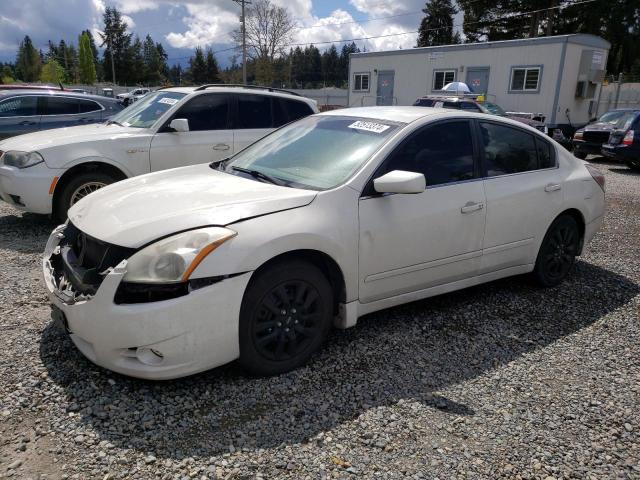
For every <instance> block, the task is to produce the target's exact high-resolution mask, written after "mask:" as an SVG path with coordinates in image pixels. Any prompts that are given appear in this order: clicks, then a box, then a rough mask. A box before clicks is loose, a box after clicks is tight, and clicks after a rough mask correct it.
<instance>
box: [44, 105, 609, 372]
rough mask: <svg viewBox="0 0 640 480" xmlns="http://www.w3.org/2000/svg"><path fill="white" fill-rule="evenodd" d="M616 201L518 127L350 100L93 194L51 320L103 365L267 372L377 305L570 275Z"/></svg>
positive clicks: (56, 277) (49, 258)
mask: <svg viewBox="0 0 640 480" xmlns="http://www.w3.org/2000/svg"><path fill="white" fill-rule="evenodd" d="M604 204H605V202H604V178H603V176H602V175H601V174H600V172H598V170H596V169H595V168H593V167H591V166H590V165H588V164H586V163H585V162H583V161H581V160H578V159H576V158H575V157H573V156H572V155H571V154H570V153H569V152H567V151H566V150H565V149H564V148H562V147H560V146H559V145H558V144H557V143H555V142H554V141H553V140H551V139H550V138H548V137H547V136H545V135H543V134H541V133H540V132H538V131H536V130H535V129H533V128H530V127H527V126H526V125H523V124H522V123H518V122H515V121H511V120H508V119H501V118H497V117H495V116H488V115H482V114H475V113H466V112H462V111H453V110H442V109H430V108H421V107H370V108H354V109H346V110H336V111H333V112H327V113H323V114H319V115H313V116H310V117H307V118H305V119H302V120H299V121H297V122H295V123H293V124H290V125H288V126H285V127H283V128H281V129H279V130H277V131H276V132H274V133H272V134H271V135H269V136H267V137H265V138H264V139H262V140H260V141H259V142H257V143H255V144H254V145H252V146H251V147H249V148H247V149H245V150H243V151H241V152H240V153H238V154H236V155H235V156H233V157H232V158H231V159H229V160H226V161H222V162H218V163H214V164H211V165H198V166H192V167H184V168H179V169H174V170H167V171H162V172H158V173H152V174H149V175H144V176H140V177H137V178H133V179H130V180H126V181H124V182H120V183H117V184H114V185H112V186H109V187H106V188H104V189H102V190H99V191H97V192H95V193H93V194H91V195H89V196H87V197H86V198H84V199H82V200H81V201H80V202H78V203H77V204H76V205H74V206H73V207H72V208H71V210H70V211H69V220H68V222H67V223H66V224H65V225H61V226H60V227H58V228H57V229H56V230H55V231H54V232H53V233H52V235H51V237H50V239H49V242H48V244H47V247H46V252H45V256H44V260H43V271H44V278H45V282H46V287H47V289H48V291H49V294H50V298H51V301H52V303H53V305H54V313H53V314H54V318H55V319H56V321H57V322H58V323H59V324H60V325H62V326H64V328H65V329H66V330H67V331H68V332H69V334H70V336H71V339H72V340H73V342H74V343H75V345H76V346H77V347H78V348H79V349H80V351H81V352H82V353H83V354H84V355H86V356H87V357H88V358H89V359H90V360H91V361H93V362H95V363H96V364H98V365H102V366H104V367H106V368H109V369H112V370H115V371H117V372H121V373H123V374H126V375H131V376H135V377H141V378H148V379H168V378H175V377H180V376H184V375H189V374H192V373H195V372H199V371H202V370H206V369H210V368H212V367H216V366H218V365H222V364H225V363H227V362H230V361H232V360H236V359H238V360H239V362H240V364H241V365H242V366H244V368H246V369H247V370H248V371H249V372H251V373H253V374H258V375H271V374H278V373H281V372H285V371H287V370H290V369H293V368H296V367H298V366H299V365H302V364H303V363H305V362H306V361H307V360H308V359H309V358H310V357H311V355H312V354H313V353H314V352H315V351H317V350H318V348H319V347H320V345H321V344H322V342H323V340H324V339H325V337H326V336H327V332H328V331H329V329H330V328H331V326H332V325H335V326H337V327H340V328H346V327H351V326H353V325H355V324H356V321H357V319H358V317H360V316H362V315H364V314H367V313H370V312H373V311H376V310H380V309H384V308H388V307H392V306H394V305H399V304H403V303H406V302H411V301H414V300H418V299H422V298H426V297H430V296H433V295H437V294H441V293H445V292H449V291H452V290H458V289H461V288H465V287H469V286H472V285H477V284H479V283H483V282H488V281H491V280H496V279H498V278H502V277H507V276H511V275H517V274H524V273H532V274H533V276H534V278H535V279H537V281H538V282H539V283H540V284H541V285H542V286H546V287H550V286H555V285H557V284H559V283H560V282H561V281H562V280H563V279H564V278H565V277H566V276H567V275H568V274H569V272H570V269H571V267H572V265H573V263H574V261H575V258H576V256H577V255H580V254H581V252H582V249H583V247H584V245H585V244H586V243H588V242H589V241H590V240H591V238H592V237H593V235H594V234H595V233H596V231H597V230H598V228H599V227H600V225H601V223H602V219H603V215H604Z"/></svg>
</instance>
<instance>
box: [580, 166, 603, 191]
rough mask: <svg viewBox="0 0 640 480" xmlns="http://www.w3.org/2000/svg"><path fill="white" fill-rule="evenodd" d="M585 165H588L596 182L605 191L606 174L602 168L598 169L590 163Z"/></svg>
mask: <svg viewBox="0 0 640 480" xmlns="http://www.w3.org/2000/svg"><path fill="white" fill-rule="evenodd" d="M584 166H585V167H587V170H589V173H590V174H591V176H592V177H593V179H594V180H595V181H596V183H597V184H598V185H600V188H601V189H602V191H603V192H604V191H605V189H604V186H605V179H604V175H603V174H602V172H601V171H600V170H598V169H597V168H596V167H594V166H593V165H589V164H588V163H585V165H584Z"/></svg>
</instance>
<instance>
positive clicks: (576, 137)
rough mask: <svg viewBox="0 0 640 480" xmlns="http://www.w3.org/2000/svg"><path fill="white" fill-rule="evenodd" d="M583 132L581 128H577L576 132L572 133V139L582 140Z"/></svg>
mask: <svg viewBox="0 0 640 480" xmlns="http://www.w3.org/2000/svg"><path fill="white" fill-rule="evenodd" d="M583 133H584V132H583V131H582V130H578V131H577V132H576V133H574V134H573V139H574V140H582V136H583Z"/></svg>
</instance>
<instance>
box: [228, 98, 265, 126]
mask: <svg viewBox="0 0 640 480" xmlns="http://www.w3.org/2000/svg"><path fill="white" fill-rule="evenodd" d="M271 125H272V121H271V97H267V96H264V95H238V119H237V126H236V128H239V129H244V128H271Z"/></svg>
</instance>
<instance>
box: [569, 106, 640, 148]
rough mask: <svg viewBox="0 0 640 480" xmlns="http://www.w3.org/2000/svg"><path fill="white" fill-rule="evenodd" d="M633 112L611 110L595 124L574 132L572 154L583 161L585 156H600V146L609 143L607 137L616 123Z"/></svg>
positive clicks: (629, 110) (630, 110) (628, 110)
mask: <svg viewBox="0 0 640 480" xmlns="http://www.w3.org/2000/svg"><path fill="white" fill-rule="evenodd" d="M633 112H634V110H633V109H619V110H611V111H609V112H607V113H605V114H603V115H602V116H601V117H600V118H598V119H597V120H596V121H595V122H593V123H590V124H589V125H587V126H585V127H582V128H580V129H578V130H576V132H575V133H574V134H573V140H572V141H571V144H572V146H573V154H574V155H575V156H576V157H578V158H581V159H583V160H584V159H585V158H587V155H600V151H601V149H602V145H603V144H605V143H607V142H608V141H609V135H610V134H611V132H612V131H613V130H614V129H615V125H616V124H617V123H618V121H619V120H620V119H621V118H622V117H624V116H625V115H628V114H629V113H633Z"/></svg>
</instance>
